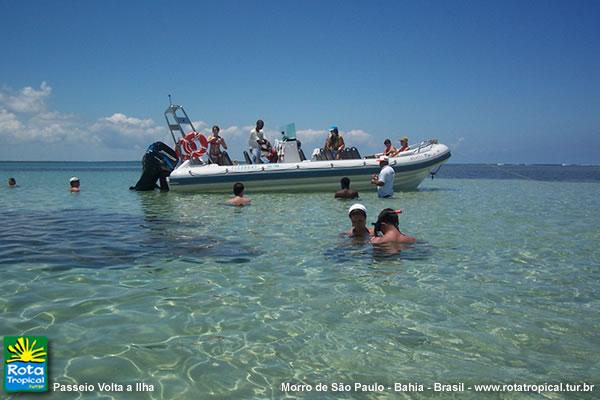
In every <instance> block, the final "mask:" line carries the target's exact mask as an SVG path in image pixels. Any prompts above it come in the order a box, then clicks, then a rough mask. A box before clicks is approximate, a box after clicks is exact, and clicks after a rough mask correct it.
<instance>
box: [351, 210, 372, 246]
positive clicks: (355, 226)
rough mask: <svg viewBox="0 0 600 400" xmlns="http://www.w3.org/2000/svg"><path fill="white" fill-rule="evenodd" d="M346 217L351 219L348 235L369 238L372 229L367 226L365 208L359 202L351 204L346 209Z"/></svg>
mask: <svg viewBox="0 0 600 400" xmlns="http://www.w3.org/2000/svg"><path fill="white" fill-rule="evenodd" d="M348 217H349V218H350V221H352V229H350V231H349V232H348V236H350V237H353V238H365V237H366V238H369V237H371V235H373V233H374V232H373V230H372V229H369V228H367V208H366V207H365V206H363V205H362V204H360V203H356V204H352V206H351V207H350V208H349V209H348Z"/></svg>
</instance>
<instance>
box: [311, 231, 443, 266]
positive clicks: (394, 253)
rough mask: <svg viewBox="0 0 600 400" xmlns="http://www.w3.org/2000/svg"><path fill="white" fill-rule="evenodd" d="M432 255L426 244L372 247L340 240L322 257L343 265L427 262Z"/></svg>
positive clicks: (428, 245)
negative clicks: (403, 261)
mask: <svg viewBox="0 0 600 400" xmlns="http://www.w3.org/2000/svg"><path fill="white" fill-rule="evenodd" d="M432 254H433V247H432V246H431V245H430V244H429V243H428V242H424V241H423V242H421V241H419V242H417V243H415V244H412V245H401V246H399V247H397V246H391V247H390V246H373V245H372V244H370V243H369V242H368V241H356V240H353V239H351V238H347V237H346V238H342V239H340V241H339V242H338V246H337V247H335V248H333V249H329V250H326V251H325V252H324V254H323V255H324V257H325V259H326V260H327V261H329V262H332V263H334V264H344V263H357V262H360V263H367V264H368V263H386V262H391V263H397V262H399V261H402V260H427V259H429V258H430V257H431V256H432Z"/></svg>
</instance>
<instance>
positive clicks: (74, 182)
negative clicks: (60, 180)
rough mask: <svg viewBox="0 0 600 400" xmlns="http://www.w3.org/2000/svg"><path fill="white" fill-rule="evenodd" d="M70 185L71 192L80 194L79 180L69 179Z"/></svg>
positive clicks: (76, 178) (75, 178)
mask: <svg viewBox="0 0 600 400" xmlns="http://www.w3.org/2000/svg"><path fill="white" fill-rule="evenodd" d="M69 185H71V188H70V189H69V190H70V191H71V192H79V178H78V177H76V176H74V177H72V178H71V179H69Z"/></svg>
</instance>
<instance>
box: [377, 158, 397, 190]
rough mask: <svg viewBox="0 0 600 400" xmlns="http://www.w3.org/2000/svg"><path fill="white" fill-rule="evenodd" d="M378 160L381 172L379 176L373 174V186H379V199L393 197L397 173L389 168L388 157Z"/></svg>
mask: <svg viewBox="0 0 600 400" xmlns="http://www.w3.org/2000/svg"><path fill="white" fill-rule="evenodd" d="M377 160H378V161H379V166H380V167H381V171H379V175H377V174H373V177H372V178H371V184H373V185H377V195H378V196H379V197H381V198H388V197H392V196H393V195H394V176H395V175H396V172H394V169H393V168H392V167H390V166H389V162H390V159H389V158H388V157H387V156H381V157H379V158H378V159H377Z"/></svg>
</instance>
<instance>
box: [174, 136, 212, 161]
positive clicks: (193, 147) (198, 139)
mask: <svg viewBox="0 0 600 400" xmlns="http://www.w3.org/2000/svg"><path fill="white" fill-rule="evenodd" d="M177 144H179V147H180V148H181V149H182V150H183V154H181V158H182V159H183V160H189V159H190V158H200V157H202V156H203V155H204V154H205V153H206V149H207V148H208V140H206V137H205V136H204V135H203V134H201V133H198V132H194V131H192V132H188V133H187V134H186V135H185V136H184V137H182V138H181V139H179V141H178V142H177Z"/></svg>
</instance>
